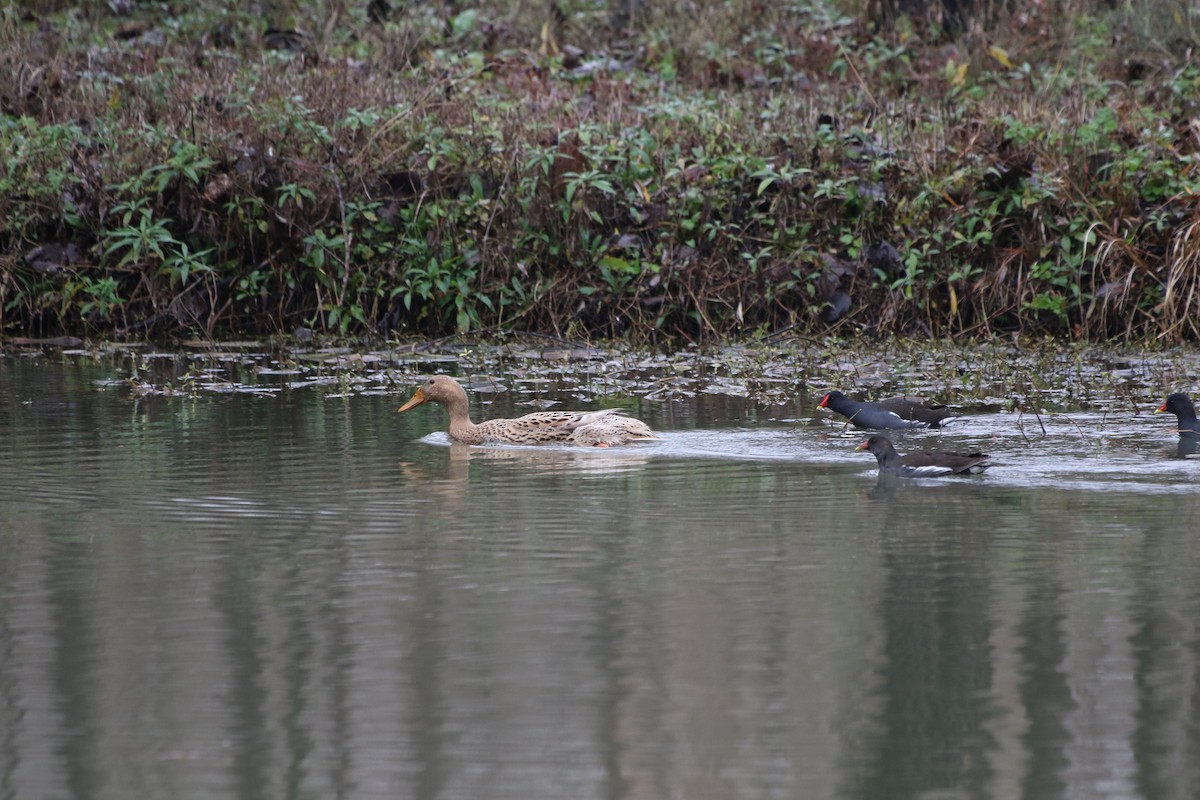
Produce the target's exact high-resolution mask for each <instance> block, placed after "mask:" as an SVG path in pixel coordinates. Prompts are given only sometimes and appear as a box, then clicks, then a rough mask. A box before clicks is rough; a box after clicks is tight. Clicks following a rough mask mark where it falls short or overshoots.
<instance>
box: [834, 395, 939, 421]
mask: <svg viewBox="0 0 1200 800" xmlns="http://www.w3.org/2000/svg"><path fill="white" fill-rule="evenodd" d="M817 408H828V409H829V410H831V411H835V412H837V413H838V414H841V415H842V416H843V417H845V418H846V419H848V420H850V424H851V425H854V426H855V427H856V428H869V429H872V430H900V429H904V428H940V427H941V426H942V424H943V423H944V422H945V421H946V420H947V418H948V417H949V416H950V415H951V414H952V413H953V412H952V411H951V410H950V409H948V408H946V407H945V406H941V405H936V404H933V403H928V402H925V401H923V400H912V399H910V398H907V397H889V398H887V399H886V400H879V401H877V402H874V403H860V402H859V401H857V400H851V399H850V398H849V397H846V395H844V394H842V393H841V392H830V393H829V394H827V395H825V397H824V398H823V399H822V400H821V402H820V403H819V404H818V405H817Z"/></svg>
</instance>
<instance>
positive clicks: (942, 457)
mask: <svg viewBox="0 0 1200 800" xmlns="http://www.w3.org/2000/svg"><path fill="white" fill-rule="evenodd" d="M855 449H856V450H869V451H871V452H872V453H874V454H875V460H876V461H877V462H879V471H880V473H884V472H890V473H893V474H896V475H899V476H901V477H903V478H933V477H937V476H939V475H978V474H979V473H980V472H983V471H984V470H985V469H987V468H988V467H990V466H991V465H990V464H988V463H987V462H988V456H987V455H986V454H984V453H971V454H969V455H963V454H961V453H943V452H939V451H936V450H929V451H926V452H917V453H909V454H908V455H903V456H902V455H900V454H899V453H897V452H896V448H895V446H894V445H893V444H892V440H891V439H889V438H887V437H886V436H879V435H876V436H872V437H871V438H870V439H867V440H866V441H865V442H863V443H862V444H860V445H859V446H858V447H857V448H855Z"/></svg>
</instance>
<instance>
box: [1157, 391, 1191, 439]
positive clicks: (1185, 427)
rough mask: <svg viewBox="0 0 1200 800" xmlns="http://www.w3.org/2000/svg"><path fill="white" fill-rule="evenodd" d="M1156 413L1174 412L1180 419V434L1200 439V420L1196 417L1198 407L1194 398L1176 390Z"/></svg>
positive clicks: (1176, 417) (1188, 437)
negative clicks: (1193, 402)
mask: <svg viewBox="0 0 1200 800" xmlns="http://www.w3.org/2000/svg"><path fill="white" fill-rule="evenodd" d="M1154 413H1155V414H1174V415H1175V419H1177V420H1179V435H1180V436H1181V437H1184V438H1187V439H1200V420H1197V419H1196V407H1195V406H1193V405H1192V398H1190V397H1188V396H1187V395H1186V394H1184V393H1183V392H1176V393H1175V394H1173V395H1171V396H1170V397H1168V398H1167V402H1165V403H1163V404H1162V405H1161V406H1159V407H1158V408H1157V409H1155V411H1154Z"/></svg>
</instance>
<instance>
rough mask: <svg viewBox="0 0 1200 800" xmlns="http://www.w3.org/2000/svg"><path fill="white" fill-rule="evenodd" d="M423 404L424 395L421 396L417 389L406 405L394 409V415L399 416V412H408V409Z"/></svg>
mask: <svg viewBox="0 0 1200 800" xmlns="http://www.w3.org/2000/svg"><path fill="white" fill-rule="evenodd" d="M424 402H425V395H423V394H421V390H420V389H417V391H416V393H415V394H414V395H413V396H412V397H411V398H409V400H408V402H407V403H405V404H404V405H402V406H400V408H398V409H396V413H397V414H399V413H401V412H404V411H408V410H409V409H410V408H416V407H417V406H419V405H421V403H424Z"/></svg>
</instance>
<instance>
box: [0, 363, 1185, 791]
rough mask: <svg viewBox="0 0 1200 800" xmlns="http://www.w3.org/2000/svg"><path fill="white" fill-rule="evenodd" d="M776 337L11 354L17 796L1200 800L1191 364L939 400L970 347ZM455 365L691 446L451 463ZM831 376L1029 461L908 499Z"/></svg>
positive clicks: (485, 379)
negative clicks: (487, 346)
mask: <svg viewBox="0 0 1200 800" xmlns="http://www.w3.org/2000/svg"><path fill="white" fill-rule="evenodd" d="M741 355H744V361H743V362H740V363H739V362H738V360H737V359H736V358H731V359H729V360H728V361H723V360H721V359H715V358H713V357H711V356H701V355H699V354H695V355H692V356H672V357H667V356H644V357H637V358H629V359H619V358H614V357H612V356H609V355H604V356H602V357H597V358H594V359H578V360H575V361H568V362H565V363H564V362H562V361H559V360H553V361H551V360H548V359H547V360H534V359H527V358H523V357H517V356H514V355H513V354H511V353H510V354H508V355H507V357H506V359H505V360H503V361H500V360H494V359H491V358H485V357H483V356H480V355H478V354H475V353H472V354H464V353H455V354H452V355H444V354H439V355H437V356H423V357H421V359H418V360H419V361H422V362H423V361H424V360H428V361H429V362H430V363H408V362H405V361H403V360H402V359H399V358H395V359H388V358H381V359H380V360H379V361H372V360H371V358H372V356H370V355H364V356H362V357H361V359H360V358H356V357H354V356H353V355H352V354H323V355H322V357H323V358H324V359H331V358H333V359H336V360H338V361H340V362H341V363H343V364H346V365H349V368H348V369H342V368H337V367H334V366H330V365H329V364H328V363H325V362H324V361H317V360H314V361H311V362H310V361H308V360H307V359H305V358H300V357H293V358H291V359H280V358H276V359H275V365H274V366H269V365H270V364H271V358H269V357H267V356H257V355H248V354H245V353H240V354H231V355H230V356H228V357H227V358H226V357H215V358H214V357H209V356H205V357H202V358H194V359H193V358H190V357H185V356H169V357H167V356H164V357H162V358H157V357H146V356H145V355H144V354H140V355H137V356H133V355H127V356H122V357H120V358H115V359H113V358H100V359H93V358H92V357H90V356H87V357H85V356H66V357H63V358H57V357H55V358H50V357H47V356H37V357H28V356H21V355H18V354H9V355H7V356H5V357H3V358H0V436H2V440H3V441H4V442H6V457H5V459H3V460H0V543H2V544H3V550H2V551H0V552H2V553H3V555H2V556H0V648H3V651H4V653H5V657H4V658H3V659H2V660H0V686H2V687H3V696H4V698H5V700H4V702H3V703H0V720H2V721H0V730H3V731H5V732H6V733H5V735H4V737H3V738H2V739H0V748H2V754H0V761H2V762H3V763H5V764H6V765H8V767H7V770H6V773H5V775H6V777H5V778H4V781H5V782H6V783H5V785H6V786H7V787H9V791H10V792H11V793H12V794H13V796H16V797H25V796H87V795H89V794H93V795H103V796H137V797H151V798H152V797H168V796H171V797H175V796H183V795H186V796H190V797H209V796H211V797H227V796H230V795H231V794H235V793H236V794H238V795H241V796H245V797H300V796H335V795H342V796H354V797H395V796H407V797H423V798H459V797H462V798H466V797H485V796H486V797H490V798H535V797H590V796H598V795H604V796H611V797H622V798H653V797H664V796H687V797H689V798H692V797H695V798H710V797H711V798H724V797H735V796H738V797H740V796H746V795H783V796H804V797H817V798H821V797H828V798H841V797H853V798H860V797H861V798H907V797H913V796H918V795H930V794H947V795H957V796H971V797H994V798H1007V797H1030V798H1035V797H1036V798H1041V797H1062V796H1110V797H1117V796H1120V797H1141V798H1166V797H1182V796H1190V795H1191V794H1194V793H1195V790H1196V788H1197V787H1198V786H1200V779H1198V778H1200V776H1197V774H1196V769H1197V768H1195V767H1194V766H1190V765H1191V760H1190V759H1188V758H1187V754H1189V753H1192V752H1195V750H1196V745H1197V742H1196V733H1195V731H1196V730H1197V729H1198V726H1197V725H1196V720H1195V714H1194V711H1193V709H1194V708H1195V707H1196V706H1197V704H1196V697H1195V688H1194V681H1192V680H1191V679H1190V677H1189V676H1191V675H1193V674H1194V672H1195V670H1196V668H1197V665H1196V663H1195V653H1196V644H1197V636H1196V631H1195V626H1194V625H1193V624H1191V623H1189V622H1188V620H1192V619H1196V618H1200V593H1197V592H1196V591H1195V579H1194V578H1195V575H1196V574H1197V571H1198V568H1200V564H1198V563H1197V559H1198V558H1200V555H1198V554H1197V551H1196V549H1195V547H1194V545H1193V539H1194V535H1195V531H1196V530H1198V529H1200V495H1197V493H1196V492H1195V487H1196V485H1197V480H1198V478H1200V473H1198V471H1197V468H1198V467H1200V464H1198V463H1196V462H1194V461H1180V460H1177V459H1172V458H1166V457H1164V456H1167V455H1169V453H1167V452H1166V451H1167V450H1169V448H1170V447H1171V446H1172V445H1173V444H1174V438H1175V436H1174V433H1173V432H1172V431H1170V430H1169V428H1170V425H1169V424H1166V423H1165V422H1164V420H1163V419H1162V418H1161V417H1159V418H1151V417H1150V416H1149V411H1150V410H1152V407H1153V406H1155V405H1157V404H1158V403H1161V402H1162V397H1163V396H1164V391H1163V390H1164V388H1165V387H1166V385H1168V384H1170V385H1171V386H1176V387H1179V388H1184V387H1185V384H1184V383H1183V381H1182V379H1181V376H1182V375H1184V374H1185V372H1184V371H1185V370H1187V369H1190V368H1191V367H1192V362H1190V361H1189V360H1188V358H1189V357H1188V356H1185V355H1183V354H1168V355H1165V356H1161V357H1153V358H1151V357H1146V358H1144V359H1131V358H1129V357H1127V356H1126V357H1124V359H1123V360H1122V359H1120V358H1115V357H1109V358H1108V359H1106V360H1097V361H1094V362H1083V361H1081V362H1072V361H1070V357H1069V356H1059V355H1057V354H1056V355H1054V356H1044V357H1043V358H1045V359H1046V361H1033V360H1031V361H1030V362H1029V364H1028V365H1027V366H1022V365H1021V364H1019V363H1018V362H1017V361H1016V360H1015V359H1014V360H1012V361H1010V362H1009V366H1008V368H1009V370H1010V373H1009V374H1010V375H1013V376H1016V377H1015V378H1014V380H1013V382H1012V383H1011V384H1010V385H1009V386H1008V387H1007V388H1006V389H1005V388H1002V387H1001V385H1000V383H999V381H996V382H994V383H992V382H989V381H988V380H987V379H980V378H978V376H970V377H968V378H966V380H979V381H980V388H978V389H976V388H972V389H970V390H969V391H968V390H965V389H956V388H954V387H951V386H949V385H948V384H947V385H944V386H941V387H939V386H936V385H935V381H937V380H941V377H940V376H946V377H947V379H949V376H952V375H954V374H955V373H956V371H957V368H958V367H957V366H951V365H952V364H953V365H958V364H959V363H961V362H960V360H961V359H969V358H972V356H971V355H969V354H968V355H964V354H962V353H949V354H942V355H934V356H930V358H931V359H932V361H931V362H930V363H932V364H935V365H936V364H938V363H940V362H938V359H943V360H944V365H943V366H939V367H938V368H937V372H936V373H935V372H934V369H933V368H930V369H929V370H928V372H927V373H923V374H926V375H927V376H929V377H926V378H925V379H924V382H921V381H918V380H915V379H914V380H911V381H908V382H905V379H904V378H903V377H901V378H899V379H895V382H894V383H892V384H880V385H874V384H872V383H871V382H870V381H871V376H872V375H879V376H882V375H884V374H885V370H884V366H885V365H891V366H892V367H893V371H892V373H891V374H893V375H897V376H905V375H906V374H916V373H920V372H921V370H922V367H920V366H913V367H909V366H908V364H907V362H906V360H905V359H906V355H905V354H904V353H884V354H876V356H875V360H874V361H871V360H869V359H868V358H863V357H860V356H859V355H857V354H850V353H848V352H846V351H840V352H838V351H831V352H830V354H829V356H828V360H827V361H824V362H823V361H821V360H820V358H819V356H817V355H815V354H811V353H810V354H805V355H803V356H802V355H799V354H796V355H792V356H784V357H774V358H768V357H767V356H763V355H761V354H758V353H744V354H741ZM406 358H407V356H406ZM1060 358H1061V359H1062V360H1061V361H1060V360H1059V359H1060ZM134 359H136V361H135V360H134ZM435 359H441V360H440V361H438V360H435ZM131 363H138V365H139V367H138V374H137V376H136V379H134V380H132V381H131V377H132V376H131V375H130V371H129V364H131ZM872 363H873V364H877V365H878V370H877V371H876V370H875V368H872V367H861V366H860V368H859V369H858V370H851V369H848V368H847V367H848V366H850V365H852V364H857V365H864V364H872ZM914 363H920V362H919V361H917V360H916V357H915V356H914ZM1046 363H1050V364H1055V363H1058V364H1060V365H1061V364H1071V366H1070V367H1069V368H1061V369H1058V370H1057V371H1054V370H1047V371H1045V372H1042V371H1041V366H1040V365H1044V364H1046ZM1076 363H1078V367H1076ZM264 366H265V368H264ZM990 368H991V367H987V369H990ZM273 369H275V370H279V371H280V372H285V373H287V374H278V375H273V374H271V372H270V371H271V370H273ZM910 369H911V370H912V372H911V373H910V372H908V370H910ZM995 369H997V370H999V366H996V367H995ZM293 370H294V371H293ZM426 370H428V371H433V370H443V371H454V372H456V373H458V374H459V375H460V376H462V377H465V378H467V379H468V380H469V382H471V383H472V384H473V385H475V386H476V388H475V390H474V393H473V396H474V404H475V408H474V409H473V410H474V411H475V412H477V416H478V417H486V416H502V415H508V414H512V413H521V412H522V411H523V410H532V409H534V408H538V407H541V405H543V404H544V403H547V402H548V403H559V404H560V405H557V406H551V407H585V406H586V407H595V406H597V405H601V404H614V405H621V406H625V405H629V404H633V405H634V407H636V408H637V409H638V411H639V413H640V414H641V415H644V416H645V418H647V419H648V421H650V422H651V423H652V424H653V425H654V427H655V428H656V430H661V431H662V432H664V434H665V435H666V437H667V439H666V441H664V442H661V443H653V444H649V445H646V446H637V447H634V448H628V449H622V450H613V451H608V452H604V451H599V452H598V451H594V450H590V449H578V448H577V449H567V448H553V447H552V448H472V447H462V446H449V445H448V442H447V441H446V438H445V434H444V432H442V426H443V425H444V417H442V416H440V414H439V413H438V412H436V411H434V412H432V413H430V414H428V415H425V416H420V415H413V414H411V413H410V414H405V415H397V414H396V413H395V409H396V408H397V407H398V405H399V404H400V402H402V401H403V399H404V398H406V397H407V396H408V395H409V394H410V392H411V390H412V389H413V388H414V387H415V386H416V385H417V383H418V380H419V379H418V378H417V377H416V375H415V373H418V372H423V371H426ZM1192 374H1196V373H1195V372H1194V371H1193V372H1192ZM189 375H190V376H192V377H187V376H189ZM935 375H936V376H939V377H933V376H935ZM958 379H959V380H960V381H961V380H963V379H964V378H963V376H958ZM1022 381H1024V383H1021V382H1022ZM1035 382H1040V383H1035ZM493 383H494V385H495V386H496V387H505V388H506V389H507V391H501V392H494V393H491V394H486V393H483V392H482V391H481V389H482V388H486V387H488V386H491V385H493ZM146 386H152V387H160V388H161V389H165V388H166V387H168V386H169V387H172V393H170V394H166V393H159V391H157V390H155V391H144V389H145V387H146ZM1022 386H1023V387H1024V388H1020V387H1022ZM242 387H246V388H253V389H255V391H253V392H251V391H242ZM831 387H840V388H843V389H845V390H850V391H856V392H859V393H869V394H872V395H873V396H874V395H875V393H876V392H887V393H917V394H930V395H936V396H938V398H939V399H942V400H945V401H947V402H950V403H951V404H953V405H955V406H957V407H958V408H959V409H960V410H961V411H963V412H964V413H963V414H962V418H961V419H960V420H958V421H957V422H956V423H955V427H953V428H950V429H948V430H947V431H946V432H942V433H937V432H913V433H906V434H903V436H904V443H905V446H906V447H907V446H910V445H911V446H914V447H923V446H943V445H944V446H947V447H950V446H953V447H954V448H955V449H958V446H959V445H960V444H962V445H963V446H964V447H969V446H971V445H972V444H975V443H986V444H987V445H988V448H987V449H988V450H989V452H993V453H994V454H995V460H996V461H997V462H998V463H997V466H996V467H994V468H993V469H992V470H991V471H989V473H988V474H986V475H984V476H979V477H973V478H967V479H962V480H954V481H949V480H942V481H932V480H917V481H906V482H882V483H880V482H878V481H877V480H876V478H875V476H874V472H875V470H874V464H873V459H871V458H870V456H869V455H865V454H863V453H858V452H855V450H854V447H855V446H856V445H857V444H858V443H859V442H860V441H862V439H863V438H864V437H863V435H862V434H861V433H856V432H845V431H844V430H843V427H842V425H841V424H840V423H836V422H833V421H831V420H830V418H828V417H826V416H823V415H820V414H818V413H817V412H816V411H815V410H814V405H815V403H816V402H817V401H819V399H820V397H821V396H822V393H823V391H824V390H826V389H828V388H831ZM1085 387H1091V388H1090V391H1084V388H1085ZM1191 388H1193V389H1194V387H1191ZM930 389H937V391H929V390H930ZM865 390H869V391H865ZM656 392H658V393H660V395H661V396H662V397H663V398H664V399H663V400H662V401H661V402H655V401H653V400H651V401H646V399H645V397H646V395H648V394H653V393H656ZM533 401H538V402H539V405H537V406H528V405H522V404H524V403H528V402H533ZM1022 408H1023V409H1024V410H1022ZM1135 412H1137V413H1135ZM822 414H823V412H822ZM1014 476H1015V477H1014ZM1075 486H1079V487H1083V488H1084V489H1086V490H1083V491H1080V490H1077V489H1075V488H1071V487H1075Z"/></svg>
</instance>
